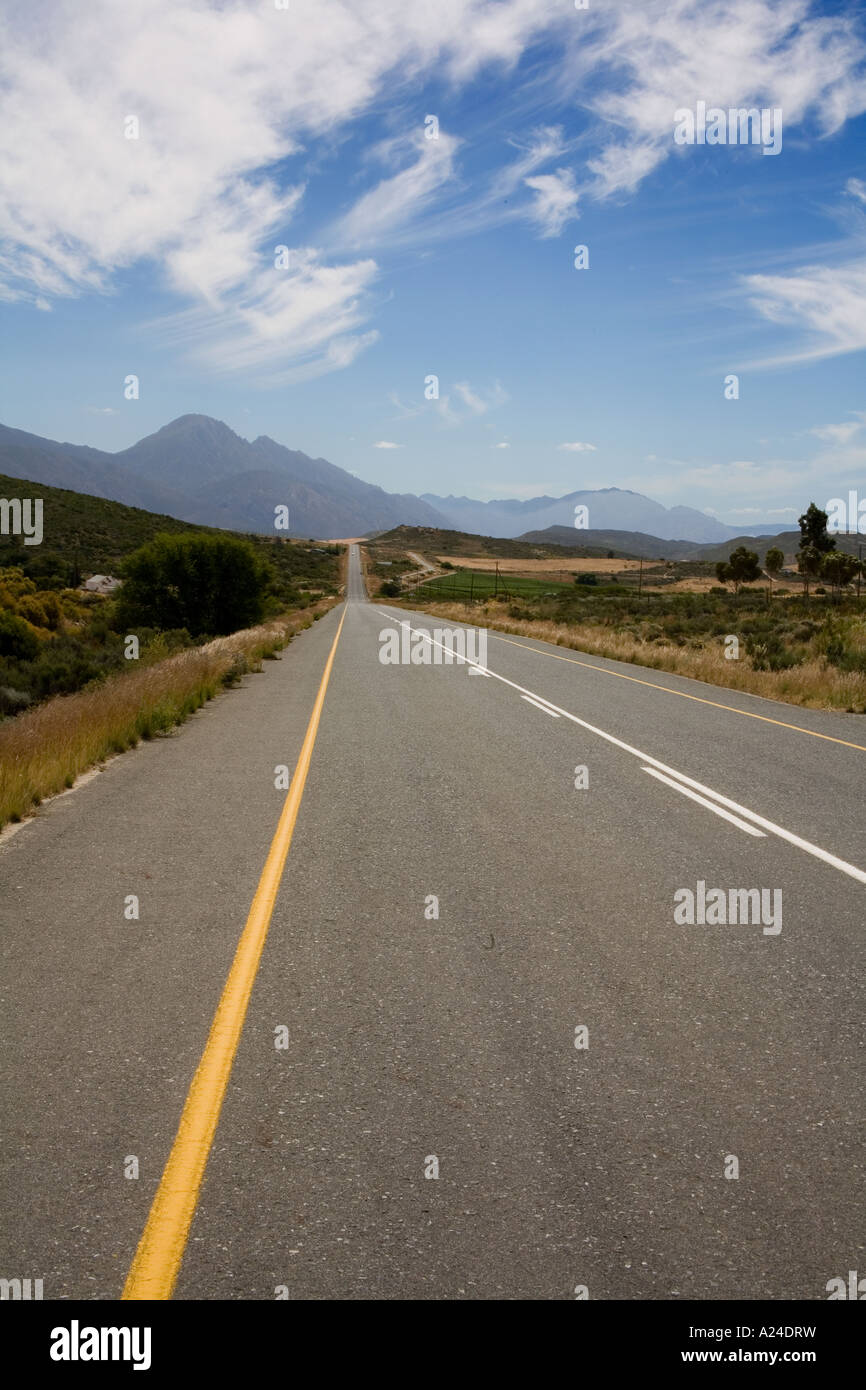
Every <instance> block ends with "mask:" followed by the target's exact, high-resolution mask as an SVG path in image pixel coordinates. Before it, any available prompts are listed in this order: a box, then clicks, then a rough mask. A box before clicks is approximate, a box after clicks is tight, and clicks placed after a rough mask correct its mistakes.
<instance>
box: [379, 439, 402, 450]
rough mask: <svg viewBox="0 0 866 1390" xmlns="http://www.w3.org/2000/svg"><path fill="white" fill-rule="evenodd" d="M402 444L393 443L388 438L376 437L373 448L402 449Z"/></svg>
mask: <svg viewBox="0 0 866 1390" xmlns="http://www.w3.org/2000/svg"><path fill="white" fill-rule="evenodd" d="M402 447H403V445H402V444H394V443H393V441H392V440H390V439H377V440H376V443H375V444H374V445H373V448H374V449H402Z"/></svg>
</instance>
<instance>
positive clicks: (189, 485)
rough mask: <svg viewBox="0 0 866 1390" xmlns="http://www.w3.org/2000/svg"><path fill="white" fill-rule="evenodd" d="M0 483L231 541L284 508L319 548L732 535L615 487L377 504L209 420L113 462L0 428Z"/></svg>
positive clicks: (171, 428)
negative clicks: (41, 487) (108, 505)
mask: <svg viewBox="0 0 866 1390" xmlns="http://www.w3.org/2000/svg"><path fill="white" fill-rule="evenodd" d="M0 472H2V473H5V474H8V475H11V476H12V477H15V478H28V479H32V480H33V481H35V482H43V483H47V484H49V485H51V486H53V487H59V488H67V489H69V490H71V491H73V492H82V493H88V494H90V495H92V496H95V497H104V498H109V499H111V500H112V501H115V502H123V503H126V505H127V506H131V507H142V508H144V509H145V510H146V511H150V512H161V513H164V514H166V515H168V516H173V517H177V518H178V519H179V520H181V521H191V522H197V523H199V524H200V525H205V526H220V527H225V528H226V529H228V530H236V531H260V532H265V533H271V532H272V531H273V528H274V508H275V507H277V506H280V505H285V506H288V508H289V529H290V533H291V534H293V535H297V536H316V537H318V538H320V539H328V538H338V537H343V536H357V535H366V534H369V533H371V532H377V531H386V530H389V529H391V528H393V527H394V526H399V525H408V526H435V527H439V528H441V529H445V530H447V529H456V530H459V531H469V532H474V533H477V534H480V535H487V536H500V537H509V538H513V537H516V536H519V535H522V534H524V533H526V532H527V531H538V530H546V529H547V528H548V527H551V526H556V527H562V528H564V529H565V528H567V529H569V531H570V534H571V535H572V537H573V538H575V539H573V540H572V542H571V543H572V544H575V541H576V543H577V544H580V543H581V542H582V541H583V540H584V539H585V537H586V532H585V531H580V530H577V529H575V527H574V517H575V507H577V506H585V507H586V508H587V512H588V525H589V526H590V527H591V528H592V530H593V531H598V530H605V531H607V530H612V531H619V532H640V533H643V534H646V535H650V536H653V537H658V538H661V539H663V540H664V539H671V540H678V541H691V542H697V543H705V544H706V543H709V542H722V541H726V540H728V539H729V538H731V537H735V536H738V535H740V534H741V533H740V532H739V531H738V530H737V529H736V528H735V527H733V526H725V525H723V523H722V522H720V521H716V520H715V519H714V518H713V517H709V516H707V515H705V513H704V512H699V511H696V510H695V509H694V508H692V507H670V508H669V507H663V506H662V505H661V503H659V502H654V501H652V499H651V498H649V497H644V496H642V495H641V494H640V493H639V492H628V491H624V490H623V489H621V488H615V487H611V488H600V489H597V490H594V491H582V492H573V493H570V494H569V495H568V496H567V497H533V498H530V499H529V500H527V501H523V502H520V501H516V500H512V499H505V500H500V501H492V502H477V501H473V500H472V499H471V498H468V497H437V496H435V495H433V494H432V493H430V494H424V495H423V496H421V497H416V496H414V495H413V494H412V493H405V494H401V493H390V492H385V491H384V489H383V488H380V487H376V486H374V485H373V484H372V483H365V482H362V481H361V479H360V478H356V477H354V475H353V474H351V473H348V472H346V470H345V469H344V468H338V467H337V466H336V464H333V463H329V462H328V460H327V459H323V458H310V456H309V455H308V454H304V453H301V452H300V451H299V450H296V449H287V448H286V447H285V445H283V444H277V443H276V441H275V440H273V439H269V438H268V437H267V435H260V436H259V437H258V439H254V440H253V441H252V442H250V441H249V440H246V439H242V438H241V436H240V435H238V434H235V432H234V430H231V429H229V427H228V425H224V424H223V423H222V421H220V420H214V419H212V418H211V417H210V416H209V415H181V416H180V417H179V418H178V419H177V420H172V421H171V423H170V424H168V425H164V426H163V428H162V429H160V430H157V432H156V433H155V434H150V435H148V436H147V437H146V438H145V439H140V440H139V441H138V443H137V444H133V445H132V446H131V447H130V448H129V449H123V450H122V451H121V452H120V453H116V454H110V453H106V452H104V451H103V450H101V449H92V448H89V447H88V446H87V445H83V444H61V443H58V442H56V441H55V440H52V439H43V438H41V437H40V436H39V435H36V434H28V433H26V432H25V431H24V430H17V429H11V428H9V427H8V426H5V425H0ZM760 529H761V530H762V531H764V532H768V531H770V530H771V529H772V528H771V527H770V526H767V525H764V526H762V527H761V528H760ZM774 534H775V533H774Z"/></svg>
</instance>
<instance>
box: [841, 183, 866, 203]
mask: <svg viewBox="0 0 866 1390" xmlns="http://www.w3.org/2000/svg"><path fill="white" fill-rule="evenodd" d="M845 192H846V193H850V194H851V196H852V198H858V199H859V200H860V202H861V203H866V183H864V182H863V180H862V179H849V180H848V182H847V183H846V185H845Z"/></svg>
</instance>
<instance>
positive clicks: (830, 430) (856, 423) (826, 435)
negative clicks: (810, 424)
mask: <svg viewBox="0 0 866 1390" xmlns="http://www.w3.org/2000/svg"><path fill="white" fill-rule="evenodd" d="M864 422H866V415H863V414H861V415H860V418H859V420H846V421H844V422H843V423H841V424H839V425H818V426H817V427H816V428H815V429H813V430H810V431H809V433H810V434H814V435H816V436H817V438H818V439H823V440H824V441H825V442H826V443H828V444H847V443H848V440H849V439H853V437H854V435H855V434H857V433H858V431H859V430H862V428H863V425H864Z"/></svg>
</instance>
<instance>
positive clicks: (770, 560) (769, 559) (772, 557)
mask: <svg viewBox="0 0 866 1390" xmlns="http://www.w3.org/2000/svg"><path fill="white" fill-rule="evenodd" d="M784 563H785V556H784V553H783V552H782V551H781V550H779V549H778V547H777V546H775V545H773V546H771V547H770V549H769V550H768V551H767V553H766V555H765V556H764V569H765V570H766V571H767V574H768V575H769V578H770V587H769V589H768V590H767V603H769V602H770V600H771V598H772V596H773V581H774V580H775V579H778V577H779V574H780V572H781V569H782V566H783V565H784Z"/></svg>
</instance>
